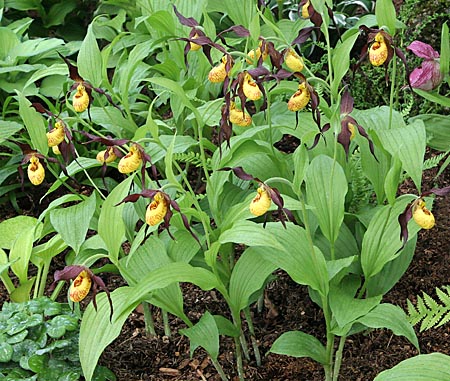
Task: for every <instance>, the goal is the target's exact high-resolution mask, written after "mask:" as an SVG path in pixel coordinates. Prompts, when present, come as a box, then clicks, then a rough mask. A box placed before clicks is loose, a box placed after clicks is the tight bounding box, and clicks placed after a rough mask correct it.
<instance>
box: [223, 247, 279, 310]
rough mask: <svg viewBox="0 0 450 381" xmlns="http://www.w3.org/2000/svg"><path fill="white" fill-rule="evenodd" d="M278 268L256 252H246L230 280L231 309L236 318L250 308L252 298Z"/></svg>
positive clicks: (235, 267) (249, 250) (252, 250)
mask: <svg viewBox="0 0 450 381" xmlns="http://www.w3.org/2000/svg"><path fill="white" fill-rule="evenodd" d="M276 268H277V266H276V265H275V264H274V263H273V262H271V261H267V260H265V259H264V258H261V256H260V255H259V253H258V252H257V251H256V250H254V249H252V248H248V249H247V250H245V252H244V253H243V254H242V256H241V257H240V258H239V260H238V261H237V263H236V265H235V266H234V267H233V272H232V274H231V278H230V286H229V293H230V307H231V309H232V310H233V312H234V314H235V315H236V316H237V315H239V313H240V311H241V310H242V309H244V308H245V307H247V306H248V303H249V298H250V296H251V295H252V294H253V293H255V292H256V291H258V290H259V289H260V288H261V287H262V286H263V285H264V281H265V280H266V279H267V277H268V276H269V275H270V274H271V273H272V272H273V271H275V270H276Z"/></svg>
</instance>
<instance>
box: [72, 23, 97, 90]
mask: <svg viewBox="0 0 450 381" xmlns="http://www.w3.org/2000/svg"><path fill="white" fill-rule="evenodd" d="M77 65H78V73H79V74H80V75H81V77H82V78H83V79H84V80H86V81H89V82H91V83H92V85H94V86H95V87H100V85H101V83H102V55H101V53H100V49H99V47H98V44H97V40H96V38H95V35H94V31H93V29H92V24H90V25H89V27H88V29H87V33H86V36H85V37H84V40H83V42H82V43H81V47H80V51H79V52H78V58H77Z"/></svg>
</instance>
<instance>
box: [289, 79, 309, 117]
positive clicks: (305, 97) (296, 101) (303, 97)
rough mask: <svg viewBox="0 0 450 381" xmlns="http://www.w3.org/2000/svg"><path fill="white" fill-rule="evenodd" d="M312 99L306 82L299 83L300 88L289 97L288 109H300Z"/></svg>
mask: <svg viewBox="0 0 450 381" xmlns="http://www.w3.org/2000/svg"><path fill="white" fill-rule="evenodd" d="M310 99H311V94H310V93H309V90H308V88H307V87H306V83H305V82H302V83H300V84H299V85H298V90H297V91H296V92H295V93H294V94H293V95H292V96H291V98H290V99H289V102H288V109H289V110H290V111H299V110H301V109H302V108H304V107H306V105H307V104H308V102H309V100H310Z"/></svg>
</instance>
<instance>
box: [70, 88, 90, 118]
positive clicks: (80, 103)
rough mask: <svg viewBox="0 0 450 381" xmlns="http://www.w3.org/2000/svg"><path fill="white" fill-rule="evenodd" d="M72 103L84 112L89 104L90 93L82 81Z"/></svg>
mask: <svg viewBox="0 0 450 381" xmlns="http://www.w3.org/2000/svg"><path fill="white" fill-rule="evenodd" d="M72 104H73V108H74V109H75V111H76V112H83V111H85V110H86V109H87V108H88V106H89V94H88V93H87V91H86V88H85V87H84V86H83V85H82V84H81V83H80V84H79V85H78V87H77V92H76V93H75V95H74V96H73V99H72Z"/></svg>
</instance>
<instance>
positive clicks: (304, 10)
mask: <svg viewBox="0 0 450 381" xmlns="http://www.w3.org/2000/svg"><path fill="white" fill-rule="evenodd" d="M310 4H311V2H310V1H309V0H308V1H307V2H306V3H305V4H303V5H302V17H303V18H304V19H309V18H310V17H311V16H310V15H309V11H308V7H309V5H310Z"/></svg>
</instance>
